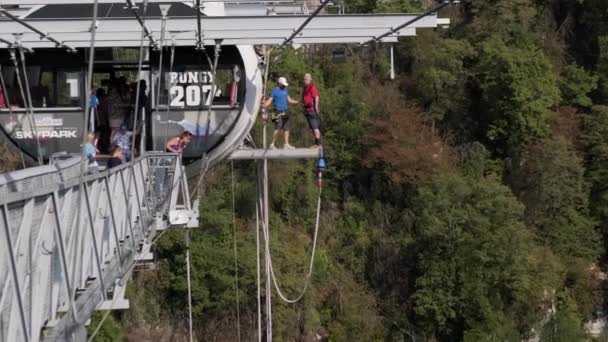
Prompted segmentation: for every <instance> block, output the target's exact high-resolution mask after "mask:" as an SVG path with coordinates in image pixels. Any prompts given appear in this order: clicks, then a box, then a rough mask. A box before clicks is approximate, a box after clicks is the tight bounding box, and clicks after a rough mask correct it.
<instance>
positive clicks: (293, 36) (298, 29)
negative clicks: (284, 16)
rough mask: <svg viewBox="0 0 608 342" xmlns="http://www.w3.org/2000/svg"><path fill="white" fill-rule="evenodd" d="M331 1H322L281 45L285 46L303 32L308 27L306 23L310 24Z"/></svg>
mask: <svg viewBox="0 0 608 342" xmlns="http://www.w3.org/2000/svg"><path fill="white" fill-rule="evenodd" d="M328 3H329V0H323V2H321V5H319V7H317V9H315V11H314V12H312V13H311V14H310V15H309V16H308V18H306V20H304V22H303V23H302V25H300V27H298V28H297V29H296V30H295V31H293V33H292V34H291V36H289V38H287V39H285V41H284V42H283V44H281V47H282V48H283V47H285V46H287V44H289V43H290V42H291V41H292V40H293V39H294V38H295V37H296V36H297V35H298V34H300V32H302V30H303V29H304V28H305V27H306V25H308V23H310V21H311V20H313V19H314V18H315V17H316V16H317V14H319V12H321V10H323V8H325V6H326V5H327V4H328Z"/></svg>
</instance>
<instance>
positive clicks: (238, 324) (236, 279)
mask: <svg viewBox="0 0 608 342" xmlns="http://www.w3.org/2000/svg"><path fill="white" fill-rule="evenodd" d="M230 176H231V177H230V178H231V180H232V237H233V241H232V243H233V249H234V283H235V290H236V332H237V336H238V340H239V341H240V340H241V313H240V303H239V264H238V253H237V246H236V203H235V200H234V160H232V161H231V162H230Z"/></svg>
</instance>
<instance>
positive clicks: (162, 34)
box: [150, 6, 168, 151]
mask: <svg viewBox="0 0 608 342" xmlns="http://www.w3.org/2000/svg"><path fill="white" fill-rule="evenodd" d="M167 12H168V9H167V10H164V9H163V7H162V6H161V14H162V19H161V20H162V22H161V27H160V49H159V52H158V53H159V58H158V81H157V87H156V90H157V91H156V98H155V99H154V100H155V101H154V112H155V113H156V114H158V113H159V110H158V109H159V108H158V106H159V105H160V88H161V83H162V82H161V80H162V77H163V55H164V53H163V50H164V48H165V28H166V25H167ZM153 86H154V85H153V84H151V85H150V89H152V87H153ZM150 114H152V113H150ZM159 118H160V114H159ZM165 127H167V129H168V126H167V125H165ZM165 139H166V136H165ZM153 141H154V143H153V145H154V146H153V147H156V139H154V140H153ZM165 145H166V143H165ZM162 149H163V151H164V150H165V146H164V145H163V147H162Z"/></svg>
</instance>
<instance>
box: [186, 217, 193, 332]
mask: <svg viewBox="0 0 608 342" xmlns="http://www.w3.org/2000/svg"><path fill="white" fill-rule="evenodd" d="M185 238H186V274H187V280H188V332H189V336H190V342H192V282H191V281H190V229H189V228H186V237H185Z"/></svg>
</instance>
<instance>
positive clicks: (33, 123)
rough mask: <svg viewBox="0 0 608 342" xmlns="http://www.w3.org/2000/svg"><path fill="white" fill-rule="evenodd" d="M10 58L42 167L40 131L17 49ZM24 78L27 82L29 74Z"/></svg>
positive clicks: (11, 51) (12, 50) (12, 51)
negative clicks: (16, 52) (27, 94)
mask: <svg viewBox="0 0 608 342" xmlns="http://www.w3.org/2000/svg"><path fill="white" fill-rule="evenodd" d="M9 53H10V56H11V60H12V61H13V65H14V66H15V73H16V76H17V85H18V86H19V92H20V93H21V99H22V100H23V106H24V107H25V117H26V119H27V120H28V123H29V124H30V127H31V128H30V129H31V131H32V134H33V137H32V138H33V139H34V140H35V141H36V147H37V151H36V153H37V154H38V156H37V158H36V159H37V160H38V164H39V165H42V164H43V163H42V151H41V149H40V141H39V140H38V138H39V137H38V130H37V129H36V121H35V118H34V114H33V111H32V110H31V107H30V105H29V102H28V100H27V97H26V95H25V90H24V89H23V88H24V87H23V83H22V81H21V78H22V77H21V71H20V69H19V62H18V61H17V57H16V55H15V49H11V50H9ZM21 62H22V63H21V64H22V65H23V60H22V61H21ZM23 70H25V71H27V69H26V68H23ZM23 78H24V79H25V80H27V74H26V75H23Z"/></svg>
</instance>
